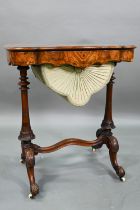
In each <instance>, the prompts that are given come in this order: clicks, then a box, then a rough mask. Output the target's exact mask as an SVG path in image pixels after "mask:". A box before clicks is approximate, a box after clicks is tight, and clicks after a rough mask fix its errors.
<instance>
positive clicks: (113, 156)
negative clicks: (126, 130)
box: [105, 136, 125, 181]
mask: <svg viewBox="0 0 140 210" xmlns="http://www.w3.org/2000/svg"><path fill="white" fill-rule="evenodd" d="M105 144H106V146H107V147H108V149H109V156H110V161H111V164H112V166H113V168H114V169H115V171H116V174H117V175H118V176H119V178H120V179H121V180H122V181H124V176H125V171H124V169H123V168H122V167H121V166H119V165H118V162H117V152H118V151H119V144H118V141H117V139H116V138H115V137H114V136H106V141H105Z"/></svg>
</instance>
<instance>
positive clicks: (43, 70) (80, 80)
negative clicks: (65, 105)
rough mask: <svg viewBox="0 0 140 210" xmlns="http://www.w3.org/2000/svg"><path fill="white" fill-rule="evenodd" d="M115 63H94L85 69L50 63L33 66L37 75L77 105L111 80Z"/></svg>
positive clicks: (82, 103)
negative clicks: (55, 65) (98, 64)
mask: <svg viewBox="0 0 140 210" xmlns="http://www.w3.org/2000/svg"><path fill="white" fill-rule="evenodd" d="M113 69H114V63H109V64H105V65H100V66H97V65H93V66H90V67H87V68H85V69H84V70H82V69H79V68H75V67H72V66H66V65H65V66H60V67H53V66H52V65H49V64H44V65H40V66H32V70H33V73H34V74H35V76H36V77H37V78H38V79H39V80H41V81H42V82H43V83H44V84H46V85H47V86H48V87H49V88H51V89H52V90H54V91H55V92H57V93H59V94H61V95H63V96H66V97H67V99H68V101H69V102H70V103H72V104H73V105H75V106H83V105H85V104H86V103H87V102H88V101H89V99H90V97H91V95H93V94H94V93H96V92H97V91H99V90H100V89H102V88H103V87H104V86H105V85H106V84H107V83H108V82H109V80H110V78H111V75H112V73H113Z"/></svg>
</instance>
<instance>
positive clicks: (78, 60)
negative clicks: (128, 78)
mask: <svg viewBox="0 0 140 210" xmlns="http://www.w3.org/2000/svg"><path fill="white" fill-rule="evenodd" d="M134 49H135V46H133V45H130V46H57V47H47V46H43V47H22V46H20V47H19V46H10V47H6V50H7V58H8V63H9V65H12V66H17V69H18V70H19V73H20V78H19V79H20V81H19V83H18V85H19V86H20V90H21V102H22V103H21V104H22V126H21V131H20V134H19V137H18V139H19V140H20V141H21V148H22V153H21V160H22V162H23V163H24V162H25V163H26V168H27V174H28V177H29V183H30V194H29V197H30V198H33V197H35V196H36V195H37V194H38V193H39V187H38V185H37V184H36V182H35V175H34V166H35V155H37V154H38V153H50V152H54V151H56V150H59V149H61V148H63V147H66V146H68V145H79V146H85V147H91V148H92V149H93V150H95V149H98V148H101V147H102V146H103V145H104V144H105V145H106V146H107V148H108V150H109V156H110V161H111V164H112V166H113V168H114V170H115V172H116V174H117V175H118V177H119V178H120V180H121V181H124V180H125V177H124V176H125V171H124V169H123V168H122V166H120V165H119V164H118V162H117V152H118V150H119V144H118V141H117V139H116V137H114V136H113V134H112V129H113V128H115V125H114V122H113V120H112V92H113V83H114V79H115V77H114V73H112V75H111V77H110V80H109V82H108V83H107V84H106V105H105V114H104V119H103V121H102V123H101V128H100V129H98V130H97V132H96V137H97V138H96V140H91V141H87V140H82V139H77V138H68V139H64V140H62V141H60V142H58V143H56V144H53V145H51V146H48V147H41V146H38V145H36V144H33V143H32V142H31V141H32V140H33V139H35V135H34V133H33V131H32V129H31V124H30V117H29V106H28V89H29V87H28V86H29V84H30V83H29V82H28V77H27V70H28V69H29V66H40V65H44V64H50V65H52V66H54V67H61V66H62V65H69V66H72V67H74V68H80V69H82V71H86V68H88V67H90V66H92V65H97V66H100V65H104V64H108V63H110V62H113V63H114V65H116V64H117V63H118V62H123V61H125V62H131V61H132V60H133V57H134ZM56 79H57V78H56Z"/></svg>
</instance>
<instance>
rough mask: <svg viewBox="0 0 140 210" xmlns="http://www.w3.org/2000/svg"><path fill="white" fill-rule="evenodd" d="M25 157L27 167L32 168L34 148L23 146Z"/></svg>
mask: <svg viewBox="0 0 140 210" xmlns="http://www.w3.org/2000/svg"><path fill="white" fill-rule="evenodd" d="M25 157H26V165H27V168H32V167H33V166H34V165H35V157H34V150H33V148H31V147H27V148H26V147H25Z"/></svg>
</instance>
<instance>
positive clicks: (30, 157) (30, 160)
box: [24, 144, 39, 198]
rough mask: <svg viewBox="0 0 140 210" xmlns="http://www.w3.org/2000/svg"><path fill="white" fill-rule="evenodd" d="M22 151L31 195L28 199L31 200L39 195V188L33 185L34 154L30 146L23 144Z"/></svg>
mask: <svg viewBox="0 0 140 210" xmlns="http://www.w3.org/2000/svg"><path fill="white" fill-rule="evenodd" d="M24 149H25V162H26V167H27V173H28V177H29V182H30V192H31V193H30V194H29V197H30V198H33V197H34V196H36V195H37V194H38V193H39V187H38V185H37V184H36V183H35V176H34V166H35V153H34V148H32V144H25V145H24Z"/></svg>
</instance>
